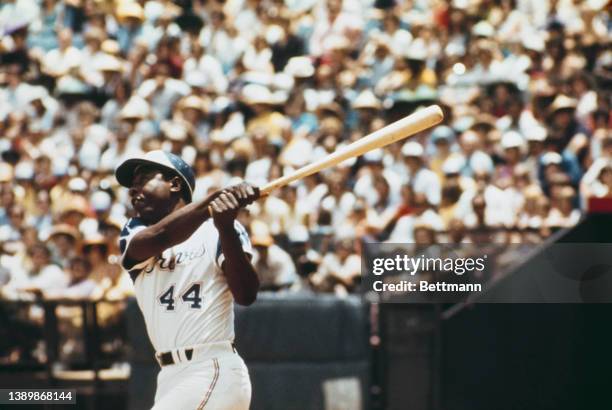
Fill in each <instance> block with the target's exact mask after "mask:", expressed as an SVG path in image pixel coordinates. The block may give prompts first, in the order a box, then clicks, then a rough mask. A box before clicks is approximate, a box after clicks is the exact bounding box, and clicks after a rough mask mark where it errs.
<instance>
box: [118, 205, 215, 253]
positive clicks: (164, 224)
mask: <svg viewBox="0 0 612 410" xmlns="http://www.w3.org/2000/svg"><path fill="white" fill-rule="evenodd" d="M213 199H214V196H209V197H207V198H206V199H204V200H202V201H198V202H193V203H191V204H188V205H186V206H184V207H182V208H180V209H178V210H176V211H174V212H172V213H170V214H169V215H167V216H166V217H164V218H163V219H162V220H160V221H159V222H157V223H156V224H154V225H151V226H149V227H147V228H146V229H143V230H142V231H140V232H138V233H137V234H136V236H134V239H132V242H130V247H129V249H128V253H127V256H128V257H129V258H130V259H131V260H133V261H143V260H146V259H148V258H150V257H152V256H156V255H159V254H160V253H161V252H163V251H164V250H165V249H168V248H170V247H172V246H174V245H177V244H179V243H182V242H184V241H186V240H187V239H188V238H189V237H190V236H191V235H193V233H194V232H195V231H196V229H198V227H199V226H200V225H202V223H203V222H204V221H206V220H207V219H208V218H210V213H209V212H208V205H209V204H210V202H211V201H212V200H213Z"/></svg>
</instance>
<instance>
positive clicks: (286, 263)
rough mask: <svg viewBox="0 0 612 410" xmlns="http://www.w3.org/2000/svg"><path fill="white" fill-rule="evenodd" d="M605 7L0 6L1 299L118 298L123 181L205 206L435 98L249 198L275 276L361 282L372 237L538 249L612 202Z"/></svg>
mask: <svg viewBox="0 0 612 410" xmlns="http://www.w3.org/2000/svg"><path fill="white" fill-rule="evenodd" d="M609 10H610V3H609V1H608V0H585V1H581V0H579V1H576V0H452V1H448V0H404V1H402V0H397V1H394V0H299V1H298V0H226V1H223V0H175V1H169V0H150V1H145V0H5V1H3V2H2V3H1V4H0V36H1V37H0V153H1V163H0V293H1V295H2V297H3V298H7V299H28V298H29V299H35V298H37V297H41V296H42V297H45V298H106V299H122V298H124V297H126V296H127V295H130V294H131V292H132V288H131V286H132V284H131V280H130V278H129V276H127V274H126V273H125V272H124V271H122V269H121V268H120V266H119V264H118V260H119V249H118V241H117V238H118V235H119V233H120V232H121V229H122V227H123V224H124V223H125V222H126V220H127V219H128V218H129V217H131V216H133V210H132V209H131V205H130V204H129V200H128V195H127V190H126V189H125V188H123V187H120V186H119V185H118V183H117V181H116V180H115V178H114V176H113V171H114V169H115V167H116V166H117V165H118V164H119V163H120V162H121V161H123V160H124V159H126V158H128V157H130V156H132V155H135V154H138V153H141V152H145V151H149V150H152V149H164V150H168V151H171V152H173V153H176V154H178V155H180V156H181V157H182V158H184V159H185V160H186V161H187V162H188V163H190V164H191V165H192V166H193V168H194V170H195V172H196V175H197V183H196V190H195V193H194V200H198V199H202V198H204V197H205V196H206V195H207V194H208V193H210V192H212V191H214V190H217V189H220V188H222V187H224V186H227V185H230V184H234V183H236V182H237V181H240V180H242V179H245V180H247V181H249V182H252V183H254V184H262V183H264V182H266V181H269V180H272V179H274V178H277V177H279V176H281V175H283V174H286V173H287V172H290V171H291V170H294V169H296V168H298V167H300V166H303V165H305V164H308V163H310V162H312V161H315V160H317V159H318V158H321V157H323V156H325V155H327V154H328V153H331V152H333V151H335V150H337V149H339V148H341V147H343V146H345V145H346V144H348V143H350V142H352V141H355V140H357V139H359V138H361V137H363V136H364V135H366V134H368V133H370V132H372V131H375V130H377V129H380V128H381V127H383V126H384V125H386V124H388V123H390V122H391V121H394V120H396V119H399V118H401V117H403V116H405V115H407V114H409V113H411V112H413V111H415V110H417V109H419V108H421V107H424V106H427V105H430V104H433V103H436V104H440V105H441V106H442V107H443V110H444V112H445V114H446V116H445V119H444V123H443V124H442V125H439V126H437V127H435V128H433V129H431V130H428V131H425V132H422V133H420V134H419V135H417V136H415V137H414V138H412V139H410V140H408V142H398V143H395V144H393V145H391V146H389V147H387V148H384V149H380V150H376V151H372V152H369V153H367V154H366V155H364V156H363V157H360V158H357V159H353V160H348V161H345V162H344V163H342V164H341V165H340V166H338V167H335V168H332V169H328V170H325V171H324V172H321V173H319V174H316V175H313V176H311V177H308V178H305V179H304V180H302V181H300V182H299V183H296V184H293V185H291V186H287V187H285V188H283V189H281V190H279V191H278V192H274V193H273V194H272V195H270V196H268V197H267V198H265V199H262V200H260V201H258V202H257V203H256V204H253V205H252V206H250V207H249V209H248V210H245V211H243V212H241V214H240V215H239V219H240V221H241V222H242V224H243V225H244V226H245V227H247V229H248V230H249V233H250V237H251V241H252V243H253V245H254V248H255V250H256V254H255V255H254V264H255V266H256V267H257V270H258V272H259V274H260V275H261V283H262V289H284V290H288V291H304V292H310V291H315V292H317V291H320V292H336V293H343V292H347V291H348V292H350V291H352V290H354V289H355V283H356V282H357V279H358V277H359V274H360V270H361V266H360V256H359V255H360V252H361V247H362V244H363V243H364V242H376V241H379V242H385V241H387V242H404V243H405V242H416V243H420V244H427V243H435V242H452V243H469V242H485V243H486V242H487V241H489V242H492V241H496V242H498V241H502V242H538V241H541V240H542V239H543V238H546V237H547V236H548V235H550V234H551V232H554V231H555V230H556V229H559V228H566V227H571V226H573V225H575V224H576V223H577V222H578V221H579V220H580V218H581V216H582V215H583V214H584V213H585V211H586V210H587V207H588V204H589V200H590V198H592V197H598V198H603V197H612V133H611V130H610V124H611V121H610V120H611V119H610V101H611V99H610V90H611V89H612V88H611V87H610V85H611V81H612V49H611V48H610V44H611V35H610V34H611V28H612V22H611V20H610V14H609Z"/></svg>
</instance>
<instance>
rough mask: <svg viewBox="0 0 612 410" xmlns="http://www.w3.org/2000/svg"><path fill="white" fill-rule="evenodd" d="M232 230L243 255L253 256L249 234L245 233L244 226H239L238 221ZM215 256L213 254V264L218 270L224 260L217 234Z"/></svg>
mask: <svg viewBox="0 0 612 410" xmlns="http://www.w3.org/2000/svg"><path fill="white" fill-rule="evenodd" d="M234 229H235V230H236V233H237V234H238V238H240V243H241V244H242V250H243V251H244V253H246V254H248V255H249V256H253V247H252V246H251V240H250V239H249V234H248V233H247V231H246V229H244V226H242V225H241V224H240V222H238V221H234ZM216 249H217V250H216V254H215V263H216V264H217V266H218V267H219V268H221V265H222V264H223V261H224V260H225V256H224V255H223V250H222V249H221V241H220V240H219V233H218V232H217V246H216Z"/></svg>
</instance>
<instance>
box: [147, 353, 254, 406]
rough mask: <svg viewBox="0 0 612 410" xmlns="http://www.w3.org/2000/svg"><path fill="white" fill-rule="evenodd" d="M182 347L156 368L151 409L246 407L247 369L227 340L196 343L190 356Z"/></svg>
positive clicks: (249, 384)
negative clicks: (160, 367)
mask: <svg viewBox="0 0 612 410" xmlns="http://www.w3.org/2000/svg"><path fill="white" fill-rule="evenodd" d="M184 351H185V349H176V350H174V351H172V355H173V357H174V358H175V364H172V365H168V366H163V367H162V369H161V371H160V372H159V375H158V376H157V393H156V394H155V405H154V406H153V410H205V409H206V410H248V408H249V405H250V403H251V380H250V378H249V372H248V370H247V367H246V365H245V364H244V361H243V360H242V358H241V357H240V356H239V355H238V353H236V352H235V350H234V348H233V346H232V344H231V343H230V342H220V343H210V344H206V345H199V346H195V347H194V352H193V357H192V358H191V360H187V359H186V357H185V354H184Z"/></svg>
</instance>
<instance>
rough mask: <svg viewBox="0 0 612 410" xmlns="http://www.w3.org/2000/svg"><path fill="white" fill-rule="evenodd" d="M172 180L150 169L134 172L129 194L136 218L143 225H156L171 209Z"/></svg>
mask: <svg viewBox="0 0 612 410" xmlns="http://www.w3.org/2000/svg"><path fill="white" fill-rule="evenodd" d="M172 191H173V183H172V180H171V179H170V180H166V178H164V175H163V173H162V172H161V171H159V170H156V169H154V168H151V167H140V168H138V169H137V170H136V172H135V174H134V178H133V180H132V187H131V188H130V191H129V194H130V198H131V200H132V206H133V207H134V210H135V211H136V213H137V215H138V217H139V218H140V219H142V220H143V222H145V223H148V224H150V223H156V222H158V221H159V220H160V219H162V218H163V217H164V216H166V215H168V214H169V213H170V212H171V211H172V209H173V207H174V205H175V204H174V200H173V197H172Z"/></svg>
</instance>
